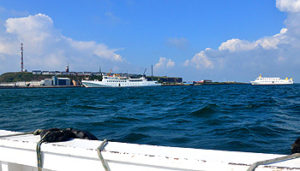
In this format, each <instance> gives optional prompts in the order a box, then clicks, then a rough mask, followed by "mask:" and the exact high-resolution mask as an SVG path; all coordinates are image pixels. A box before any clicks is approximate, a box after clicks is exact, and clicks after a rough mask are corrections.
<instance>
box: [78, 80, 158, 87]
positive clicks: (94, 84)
mask: <svg viewBox="0 0 300 171" xmlns="http://www.w3.org/2000/svg"><path fill="white" fill-rule="evenodd" d="M82 84H83V85H84V86H85V87H147V86H161V84H159V83H156V82H155V81H147V82H138V83H130V82H111V83H107V82H102V81H82Z"/></svg>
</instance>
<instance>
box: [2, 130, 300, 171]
mask: <svg viewBox="0 0 300 171" xmlns="http://www.w3.org/2000/svg"><path fill="white" fill-rule="evenodd" d="M16 133H18V132H11V131H5V130H0V171H35V170H37V154H36V145H37V142H38V141H39V140H40V136H35V135H32V134H28V135H19V136H11V137H3V136H7V135H11V134H16ZM1 136H2V137H1ZM101 143H102V141H96V140H82V139H73V140H70V141H65V142H59V143H43V144H42V146H41V156H42V168H43V170H44V171H49V170H62V171H69V170H70V171H83V170H88V171H94V170H105V171H106V170H111V171H119V170H120V171H124V170H130V171H181V170H182V171H195V170H201V171H246V170H247V169H248V168H249V167H250V166H251V165H252V164H253V163H255V162H257V161H262V160H268V159H273V158H278V157H282V156H284V155H276V154H263V153H250V152H234V151H219V150H202V149H192V148H179V147H163V146H154V145H139V144H129V143H118V142H110V141H109V142H108V143H107V144H106V145H105V146H102V151H101V152H100V155H101V156H102V158H103V160H102V161H101V159H99V156H100V155H98V153H97V148H98V147H99V146H100V144H101ZM103 162H104V163H105V164H106V166H107V168H106V167H104V166H105V164H103ZM256 170H257V171H275V170H276V171H291V170H292V171H300V159H299V158H298V159H293V160H288V161H283V162H277V163H273V164H270V165H262V166H259V167H257V168H256Z"/></svg>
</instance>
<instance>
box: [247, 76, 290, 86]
mask: <svg viewBox="0 0 300 171" xmlns="http://www.w3.org/2000/svg"><path fill="white" fill-rule="evenodd" d="M251 84H252V85H287V84H294V81H293V79H292V78H290V79H289V78H288V77H286V78H285V79H280V78H279V77H262V76H261V74H260V75H259V77H257V78H256V80H254V81H251Z"/></svg>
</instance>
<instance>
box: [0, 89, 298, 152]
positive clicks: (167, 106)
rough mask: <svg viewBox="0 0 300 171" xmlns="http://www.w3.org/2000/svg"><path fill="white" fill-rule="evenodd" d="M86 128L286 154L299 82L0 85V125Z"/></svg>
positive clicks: (147, 140) (117, 137)
mask: <svg viewBox="0 0 300 171" xmlns="http://www.w3.org/2000/svg"><path fill="white" fill-rule="evenodd" d="M53 127H58V128H67V127H72V128H76V129H83V130H87V131H90V132H91V133H93V134H94V135H95V136H97V137H98V138H99V139H104V138H106V139H108V140H110V141H117V142H129V143H140V144H152V145H163V146H176V147H189V148H201V149H217V150H230V151H248V152H264V153H276V154H289V153H290V147H291V144H292V143H293V142H294V141H295V140H296V138H297V137H299V136H300V85H299V84H298V85H297V84H295V85H289V86H251V85H203V86H174V87H141V88H90V89H88V88H57V89H55V88H49V89H47V88H34V89H0V129H5V130H12V131H33V130H35V129H38V128H53Z"/></svg>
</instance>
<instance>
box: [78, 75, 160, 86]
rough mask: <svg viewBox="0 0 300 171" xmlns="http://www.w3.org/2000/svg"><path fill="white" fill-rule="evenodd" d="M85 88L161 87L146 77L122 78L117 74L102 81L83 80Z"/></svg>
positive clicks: (105, 77) (104, 77)
mask: <svg viewBox="0 0 300 171" xmlns="http://www.w3.org/2000/svg"><path fill="white" fill-rule="evenodd" d="M82 84H83V86H85V87H146V86H161V84H160V83H158V82H157V81H148V80H147V79H146V78H145V77H144V76H143V77H140V78H128V77H120V76H118V75H116V74H114V75H113V76H110V75H106V76H103V78H102V80H101V81H99V80H94V81H92V80H82Z"/></svg>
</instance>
